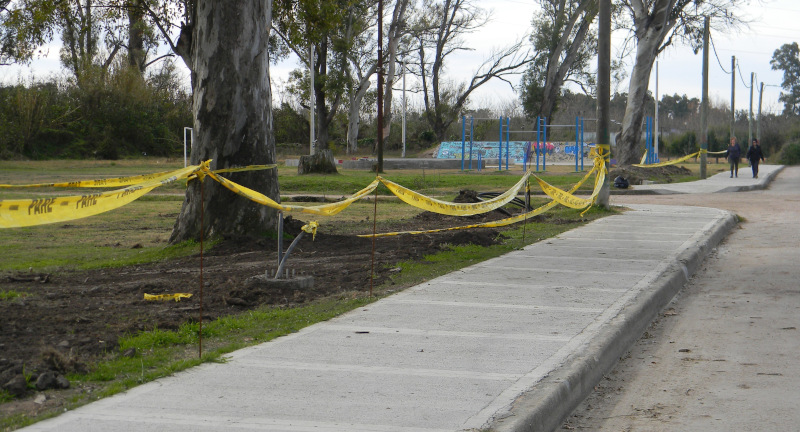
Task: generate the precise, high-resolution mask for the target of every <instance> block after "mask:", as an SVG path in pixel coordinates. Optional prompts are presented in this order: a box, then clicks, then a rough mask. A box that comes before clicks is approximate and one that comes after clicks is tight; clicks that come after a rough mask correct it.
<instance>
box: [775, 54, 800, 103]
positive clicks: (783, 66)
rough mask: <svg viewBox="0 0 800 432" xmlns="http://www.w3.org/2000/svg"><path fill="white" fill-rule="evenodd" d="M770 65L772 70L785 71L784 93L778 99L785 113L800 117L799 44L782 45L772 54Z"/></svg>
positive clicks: (782, 84) (782, 85)
mask: <svg viewBox="0 0 800 432" xmlns="http://www.w3.org/2000/svg"><path fill="white" fill-rule="evenodd" d="M769 64H770V65H772V70H782V71H783V82H782V83H781V87H782V88H783V90H784V92H782V93H781V95H780V96H779V97H778V100H779V101H781V102H783V113H784V114H787V115H800V47H798V46H797V42H792V43H791V44H783V45H781V47H780V48H778V49H776V50H775V52H774V53H773V54H772V60H770V62H769Z"/></svg>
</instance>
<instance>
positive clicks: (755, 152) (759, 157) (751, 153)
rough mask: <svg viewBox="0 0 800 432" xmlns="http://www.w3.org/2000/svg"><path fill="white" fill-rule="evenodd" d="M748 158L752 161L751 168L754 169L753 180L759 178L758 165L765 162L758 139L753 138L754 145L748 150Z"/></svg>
mask: <svg viewBox="0 0 800 432" xmlns="http://www.w3.org/2000/svg"><path fill="white" fill-rule="evenodd" d="M746 157H747V159H748V160H749V161H750V167H751V168H753V178H758V163H759V162H760V161H763V160H764V153H763V152H762V151H761V146H760V145H759V144H758V140H757V139H755V138H753V145H751V146H750V148H749V149H747V155H746Z"/></svg>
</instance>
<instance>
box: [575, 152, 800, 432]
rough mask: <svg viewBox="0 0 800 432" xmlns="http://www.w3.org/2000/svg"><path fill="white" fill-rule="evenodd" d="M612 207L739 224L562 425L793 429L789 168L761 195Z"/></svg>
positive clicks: (797, 303)
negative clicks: (736, 218)
mask: <svg viewBox="0 0 800 432" xmlns="http://www.w3.org/2000/svg"><path fill="white" fill-rule="evenodd" d="M612 202H614V203H617V204H621V203H654V204H670V205H695V206H704V207H716V208H724V209H728V210H731V211H733V212H735V213H736V214H738V215H740V216H741V217H743V218H744V220H743V221H742V222H741V224H740V226H739V228H738V229H736V230H735V231H734V232H733V233H732V234H731V235H730V236H729V237H728V238H727V239H726V240H725V241H724V242H723V244H721V245H720V246H719V247H718V248H717V249H716V250H715V251H714V253H712V254H711V256H710V257H709V258H708V260H707V261H706V263H705V265H704V266H703V268H702V270H701V271H699V272H698V273H697V274H696V275H695V277H694V278H693V279H692V280H691V281H690V282H689V284H688V285H687V286H686V287H685V288H684V289H683V291H682V292H681V293H679V294H678V296H676V298H675V299H674V300H673V302H672V303H671V304H670V305H669V306H668V307H667V308H666V310H665V311H663V312H662V314H661V315H660V317H659V318H658V319H657V320H656V321H655V322H654V323H653V324H652V325H651V326H650V328H649V329H648V330H647V332H646V333H645V335H644V336H643V337H642V338H641V339H640V340H639V341H638V342H637V343H636V344H635V346H634V347H633V348H632V349H631V350H630V352H629V353H628V354H627V355H626V356H625V357H623V358H622V359H621V360H620V362H619V363H618V365H617V366H616V368H615V369H614V370H613V371H612V372H611V373H609V374H607V376H606V377H605V378H604V379H603V380H602V381H601V382H600V384H599V385H598V386H597V387H596V388H595V392H594V393H593V394H592V395H591V396H590V397H589V398H588V399H587V400H586V401H584V402H583V403H582V404H581V406H579V407H578V408H577V409H576V410H575V411H574V413H573V415H572V416H571V417H570V418H569V419H568V421H567V422H565V423H564V424H563V425H562V429H564V430H588V431H679V430H680V431H755V430H763V431H766V430H774V431H777V430H784V431H788V430H798V426H797V425H798V424H800V413H799V412H798V410H797V400H798V395H799V394H800V393H798V388H800V360H799V359H798V356H797V353H798V352H800V337H799V336H800V334H799V333H798V329H799V328H800V282H798V281H800V268H799V267H798V265H797V264H798V262H800V230H798V226H797V224H798V215H799V214H800V167H791V168H786V169H785V170H784V171H783V172H782V173H781V174H780V175H779V176H778V177H777V179H776V180H775V181H774V182H773V184H772V185H771V186H770V188H769V189H768V190H764V191H755V192H746V193H741V192H740V193H729V194H709V195H668V196H625V197H619V196H616V197H613V196H612Z"/></svg>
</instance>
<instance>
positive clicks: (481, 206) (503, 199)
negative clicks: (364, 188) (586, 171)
mask: <svg viewBox="0 0 800 432" xmlns="http://www.w3.org/2000/svg"><path fill="white" fill-rule="evenodd" d="M530 176H531V173H530V172H526V173H525V175H524V176H522V178H521V179H520V180H519V181H518V182H517V183H516V184H515V185H514V186H512V187H511V189H509V190H507V191H505V192H503V193H502V194H500V195H498V196H497V197H495V198H492V199H490V200H486V201H481V202H478V203H464V204H461V203H453V202H448V201H442V200H438V199H435V198H431V197H428V196H425V195H423V194H421V193H419V192H415V191H413V190H411V189H408V188H406V187H404V186H400V185H399V184H397V183H395V182H393V181H390V180H386V179H384V178H381V177H378V178H379V179H380V181H381V183H383V184H384V186H386V187H387V188H388V189H389V191H391V192H392V193H393V194H394V195H395V196H397V197H398V198H400V200H402V201H403V202H405V203H406V204H408V205H411V206H414V207H416V208H419V209H422V210H426V211H429V212H433V213H439V214H445V215H450V216H472V215H476V214H482V213H488V212H490V211H492V210H496V209H498V208H500V207H502V206H504V205H506V204H508V203H509V202H511V200H513V199H514V198H516V196H517V193H518V192H519V191H520V189H522V187H523V186H525V184H526V183H527V181H528V178H529V177H530Z"/></svg>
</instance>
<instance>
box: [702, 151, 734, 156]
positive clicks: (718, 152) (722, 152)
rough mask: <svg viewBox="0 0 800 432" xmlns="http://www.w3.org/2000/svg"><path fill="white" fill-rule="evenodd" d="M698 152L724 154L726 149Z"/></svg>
mask: <svg viewBox="0 0 800 432" xmlns="http://www.w3.org/2000/svg"><path fill="white" fill-rule="evenodd" d="M700 152H706V153H708V154H711V155H716V154H725V153H727V152H728V151H727V150H720V151H714V152H712V151H708V150H700Z"/></svg>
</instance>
